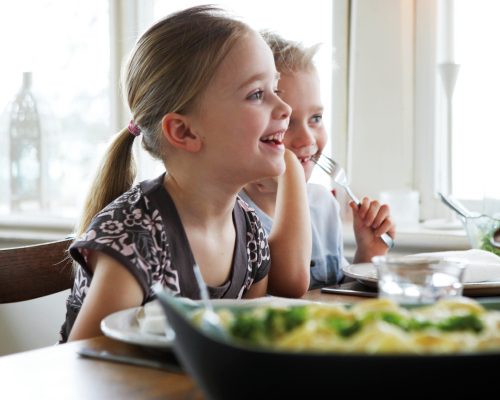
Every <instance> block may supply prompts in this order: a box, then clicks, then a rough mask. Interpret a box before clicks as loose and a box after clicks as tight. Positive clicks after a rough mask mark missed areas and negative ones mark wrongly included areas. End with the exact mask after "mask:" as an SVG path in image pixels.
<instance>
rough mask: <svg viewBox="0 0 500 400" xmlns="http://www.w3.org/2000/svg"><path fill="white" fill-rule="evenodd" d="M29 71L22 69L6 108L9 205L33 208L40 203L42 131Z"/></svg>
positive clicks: (18, 208) (38, 207)
mask: <svg viewBox="0 0 500 400" xmlns="http://www.w3.org/2000/svg"><path fill="white" fill-rule="evenodd" d="M31 84H32V74H31V72H24V73H23V83H22V87H21V90H20V91H19V93H18V94H17V95H16V97H15V99H14V101H13V103H12V105H11V110H10V120H9V127H8V132H9V142H10V146H9V147H10V206H11V210H13V211H34V210H37V209H40V208H41V206H42V199H41V195H42V154H41V152H42V134H41V126H40V116H39V113H38V109H37V103H36V99H35V97H34V95H33V93H32V88H31Z"/></svg>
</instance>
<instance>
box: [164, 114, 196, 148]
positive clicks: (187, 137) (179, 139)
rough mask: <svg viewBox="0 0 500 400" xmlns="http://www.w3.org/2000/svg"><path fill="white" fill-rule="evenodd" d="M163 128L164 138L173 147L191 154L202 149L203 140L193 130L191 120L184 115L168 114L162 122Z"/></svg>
mask: <svg viewBox="0 0 500 400" xmlns="http://www.w3.org/2000/svg"><path fill="white" fill-rule="evenodd" d="M161 128H162V131H163V136H165V138H166V139H167V140H168V142H169V143H170V144H171V145H172V146H174V147H176V148H178V149H184V150H186V151H189V152H191V153H196V152H197V151H199V150H200V149H201V144H202V142H201V138H200V137H199V135H198V134H196V133H194V132H193V131H192V130H191V128H190V125H189V120H188V119H187V118H186V117H185V116H184V115H181V114H177V113H168V114H166V115H165V116H164V117H163V118H162V120H161Z"/></svg>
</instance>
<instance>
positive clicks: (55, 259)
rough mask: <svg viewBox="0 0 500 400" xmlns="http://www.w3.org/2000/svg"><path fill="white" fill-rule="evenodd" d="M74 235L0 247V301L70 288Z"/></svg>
mask: <svg viewBox="0 0 500 400" xmlns="http://www.w3.org/2000/svg"><path fill="white" fill-rule="evenodd" d="M72 241H73V238H66V239H64V240H59V241H55V242H49V243H43V244H37V245H31V246H24V247H14V248H8V249H0V304H3V303H13V302H17V301H24V300H31V299H36V298H38V297H42V296H47V295H49V294H53V293H57V292H61V291H63V290H66V289H70V288H71V287H72V286H73V279H74V276H73V261H72V259H71V257H70V256H69V254H68V248H69V246H70V244H71V242H72Z"/></svg>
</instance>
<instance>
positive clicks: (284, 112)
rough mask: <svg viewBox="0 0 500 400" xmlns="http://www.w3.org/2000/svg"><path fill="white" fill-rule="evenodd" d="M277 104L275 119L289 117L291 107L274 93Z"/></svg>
mask: <svg viewBox="0 0 500 400" xmlns="http://www.w3.org/2000/svg"><path fill="white" fill-rule="evenodd" d="M276 99H277V102H278V103H277V105H276V107H275V109H274V110H275V118H277V119H287V118H290V115H291V114H292V107H290V106H289V105H288V104H287V103H285V102H284V101H283V100H282V99H281V97H279V96H278V95H276Z"/></svg>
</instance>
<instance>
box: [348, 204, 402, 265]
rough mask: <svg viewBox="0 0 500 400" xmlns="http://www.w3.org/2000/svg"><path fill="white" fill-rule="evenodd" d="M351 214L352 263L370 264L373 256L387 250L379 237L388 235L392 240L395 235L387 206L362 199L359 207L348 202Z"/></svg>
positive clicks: (384, 252)
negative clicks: (354, 243)
mask: <svg viewBox="0 0 500 400" xmlns="http://www.w3.org/2000/svg"><path fill="white" fill-rule="evenodd" d="M349 206H350V207H351V209H352V213H353V228H354V236H355V238H356V244H357V249H356V254H355V255H354V263H361V262H370V261H371V258H372V257H373V256H378V255H382V254H386V253H387V251H388V250H389V249H388V247H387V245H386V244H385V243H384V241H383V240H382V239H381V238H380V236H381V235H382V234H384V233H388V234H389V236H391V237H392V238H394V235H395V233H396V231H395V227H394V224H393V223H392V220H391V218H390V211H389V206H388V205H386V204H380V203H379V202H378V201H376V200H370V199H369V198H367V197H364V198H363V200H361V204H360V205H359V207H358V206H357V205H356V204H355V203H354V202H352V201H351V202H350V203H349Z"/></svg>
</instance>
